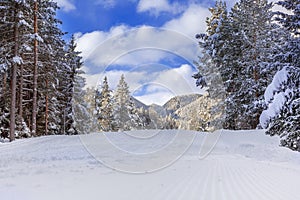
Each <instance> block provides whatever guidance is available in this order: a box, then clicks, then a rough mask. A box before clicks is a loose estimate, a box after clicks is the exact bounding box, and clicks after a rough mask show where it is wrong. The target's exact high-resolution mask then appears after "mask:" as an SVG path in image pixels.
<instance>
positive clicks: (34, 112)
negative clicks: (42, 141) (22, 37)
mask: <svg viewBox="0 0 300 200" xmlns="http://www.w3.org/2000/svg"><path fill="white" fill-rule="evenodd" d="M37 12H38V5H37V1H35V3H34V34H35V40H34V66H33V67H34V69H33V97H32V122H31V123H32V126H31V132H32V135H33V136H36V116H37V79H38V73H37V68H38V41H37V38H36V37H37V33H38V25H37Z"/></svg>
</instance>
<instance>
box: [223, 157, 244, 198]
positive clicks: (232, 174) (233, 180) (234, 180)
mask: <svg viewBox="0 0 300 200" xmlns="http://www.w3.org/2000/svg"><path fill="white" fill-rule="evenodd" d="M228 172H229V173H228V174H227V176H228V179H227V180H228V185H230V186H229V187H231V188H232V191H233V193H231V195H232V197H233V198H231V199H235V200H241V199H244V198H243V197H244V194H243V193H242V192H241V190H240V187H241V184H240V183H239V182H238V179H239V178H240V177H239V176H237V174H236V169H235V168H234V167H233V166H232V162H230V165H229V166H228Z"/></svg>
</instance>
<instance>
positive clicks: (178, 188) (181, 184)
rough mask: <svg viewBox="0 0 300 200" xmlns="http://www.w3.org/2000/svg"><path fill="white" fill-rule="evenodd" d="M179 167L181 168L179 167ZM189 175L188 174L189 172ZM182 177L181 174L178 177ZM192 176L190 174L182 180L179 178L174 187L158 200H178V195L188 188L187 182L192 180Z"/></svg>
mask: <svg viewBox="0 0 300 200" xmlns="http://www.w3.org/2000/svg"><path fill="white" fill-rule="evenodd" d="M180 167H181V166H180ZM189 173H190V172H189ZM180 176H183V174H181V175H179V177H180ZM193 176H194V174H193V173H190V174H189V175H188V176H185V178H184V179H181V178H179V180H178V182H177V183H176V185H175V187H172V188H171V191H168V192H167V193H165V194H164V195H163V196H162V197H161V198H160V199H161V200H174V199H176V200H178V194H181V193H182V192H183V191H184V190H185V189H186V188H187V186H188V184H189V182H190V181H191V179H192V178H193Z"/></svg>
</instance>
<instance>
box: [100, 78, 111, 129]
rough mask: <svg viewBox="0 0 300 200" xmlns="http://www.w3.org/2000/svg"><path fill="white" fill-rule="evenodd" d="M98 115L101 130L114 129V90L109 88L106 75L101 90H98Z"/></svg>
mask: <svg viewBox="0 0 300 200" xmlns="http://www.w3.org/2000/svg"><path fill="white" fill-rule="evenodd" d="M95 100H96V112H97V114H96V116H97V120H98V127H99V130H100V131H104V132H108V131H112V130H114V127H113V124H112V123H113V120H114V117H113V105H112V103H113V99H112V91H111V90H110V89H109V86H108V82H107V77H104V80H103V83H102V88H101V91H99V90H97V91H96V99H95Z"/></svg>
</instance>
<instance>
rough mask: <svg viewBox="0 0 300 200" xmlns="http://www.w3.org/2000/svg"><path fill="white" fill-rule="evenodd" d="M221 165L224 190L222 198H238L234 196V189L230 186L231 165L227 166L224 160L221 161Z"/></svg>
mask: <svg viewBox="0 0 300 200" xmlns="http://www.w3.org/2000/svg"><path fill="white" fill-rule="evenodd" d="M221 166H222V174H223V175H224V176H223V185H224V187H223V189H224V191H226V192H225V195H224V200H238V199H237V198H236V196H235V195H234V194H235V191H234V190H233V187H232V183H233V181H235V180H233V179H232V173H233V172H232V167H230V166H227V165H226V164H225V163H224V162H222V164H221Z"/></svg>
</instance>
